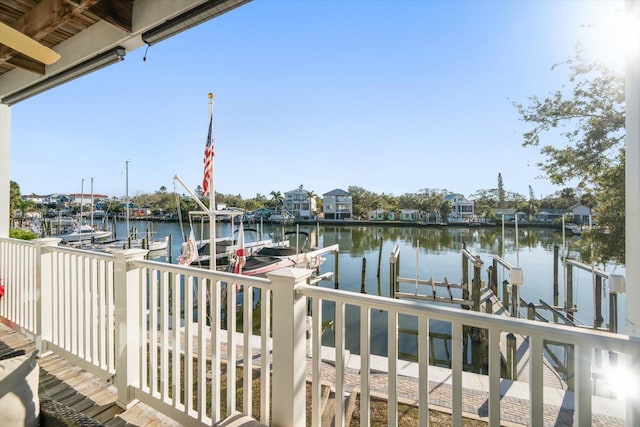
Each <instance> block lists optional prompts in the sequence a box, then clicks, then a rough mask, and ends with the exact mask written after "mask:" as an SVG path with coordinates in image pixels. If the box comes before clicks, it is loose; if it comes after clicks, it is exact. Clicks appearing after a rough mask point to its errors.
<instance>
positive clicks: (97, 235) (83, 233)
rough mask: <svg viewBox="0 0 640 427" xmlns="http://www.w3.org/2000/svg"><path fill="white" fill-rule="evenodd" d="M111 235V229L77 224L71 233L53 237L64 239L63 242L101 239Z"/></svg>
mask: <svg viewBox="0 0 640 427" xmlns="http://www.w3.org/2000/svg"><path fill="white" fill-rule="evenodd" d="M109 236H111V231H108V230H98V229H95V228H93V227H91V226H90V225H87V224H83V225H77V224H76V225H75V226H74V227H73V229H72V230H71V231H70V232H69V233H65V234H57V235H55V236H53V237H57V238H59V239H62V241H63V242H65V243H66V242H79V241H87V242H90V241H99V240H105V239H107V238H108V237H109Z"/></svg>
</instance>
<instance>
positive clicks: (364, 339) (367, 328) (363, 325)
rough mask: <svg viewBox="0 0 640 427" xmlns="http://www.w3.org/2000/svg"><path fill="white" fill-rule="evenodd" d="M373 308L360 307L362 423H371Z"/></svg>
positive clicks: (362, 424)
mask: <svg viewBox="0 0 640 427" xmlns="http://www.w3.org/2000/svg"><path fill="white" fill-rule="evenodd" d="M370 340H371V308H369V307H360V425H361V426H369V425H371V417H370V415H369V414H370V411H369V410H370V408H371V393H370V392H369V382H370V378H371V374H370V370H371V363H370V362H371V342H370Z"/></svg>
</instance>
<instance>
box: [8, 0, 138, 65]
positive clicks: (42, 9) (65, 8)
mask: <svg viewBox="0 0 640 427" xmlns="http://www.w3.org/2000/svg"><path fill="white" fill-rule="evenodd" d="M133 3H134V0H42V1H39V0H13V1H8V0H0V21H2V22H4V23H5V24H7V25H9V26H11V27H13V28H15V29H16V30H18V31H20V32H21V33H23V34H25V35H27V36H29V37H31V38H33V39H34V40H36V41H39V42H40V43H42V44H43V45H45V46H47V47H49V48H52V49H54V48H55V47H56V46H57V45H58V44H60V43H62V42H64V41H66V40H67V39H69V38H71V37H73V36H74V35H76V34H78V33H80V32H81V31H83V30H85V29H87V28H89V27H90V26H92V25H93V24H95V23H96V22H98V21H101V20H102V21H106V22H108V23H109V24H111V25H113V26H115V27H117V28H119V29H121V30H123V31H126V32H129V33H130V32H131V31H132V17H133ZM54 50H55V49H54ZM16 67H17V68H21V69H25V70H28V71H31V72H34V73H38V74H40V75H44V74H45V65H44V64H42V63H40V62H37V61H35V60H33V59H31V58H28V57H26V56H24V55H21V54H19V53H17V52H16V51H14V50H11V49H9V48H8V47H6V46H3V45H0V75H2V74H4V73H7V72H9V71H11V70H13V69H14V68H16Z"/></svg>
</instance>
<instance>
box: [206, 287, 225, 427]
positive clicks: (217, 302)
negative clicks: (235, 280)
mask: <svg viewBox="0 0 640 427" xmlns="http://www.w3.org/2000/svg"><path fill="white" fill-rule="evenodd" d="M208 281H209V286H210V288H209V289H210V292H211V309H210V311H209V318H210V319H211V419H212V420H213V421H214V422H215V421H218V420H220V416H221V414H220V401H221V396H220V395H221V389H222V388H221V385H220V381H219V379H220V378H221V377H222V375H221V371H220V314H221V313H222V301H221V297H220V281H218V280H208Z"/></svg>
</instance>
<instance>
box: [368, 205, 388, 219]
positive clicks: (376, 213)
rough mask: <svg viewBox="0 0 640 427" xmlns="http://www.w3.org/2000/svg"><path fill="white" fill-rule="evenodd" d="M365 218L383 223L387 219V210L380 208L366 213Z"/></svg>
mask: <svg viewBox="0 0 640 427" xmlns="http://www.w3.org/2000/svg"><path fill="white" fill-rule="evenodd" d="M367 217H368V218H369V220H371V221H384V220H385V219H387V210H386V209H382V208H377V209H373V210H370V211H368V212H367Z"/></svg>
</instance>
